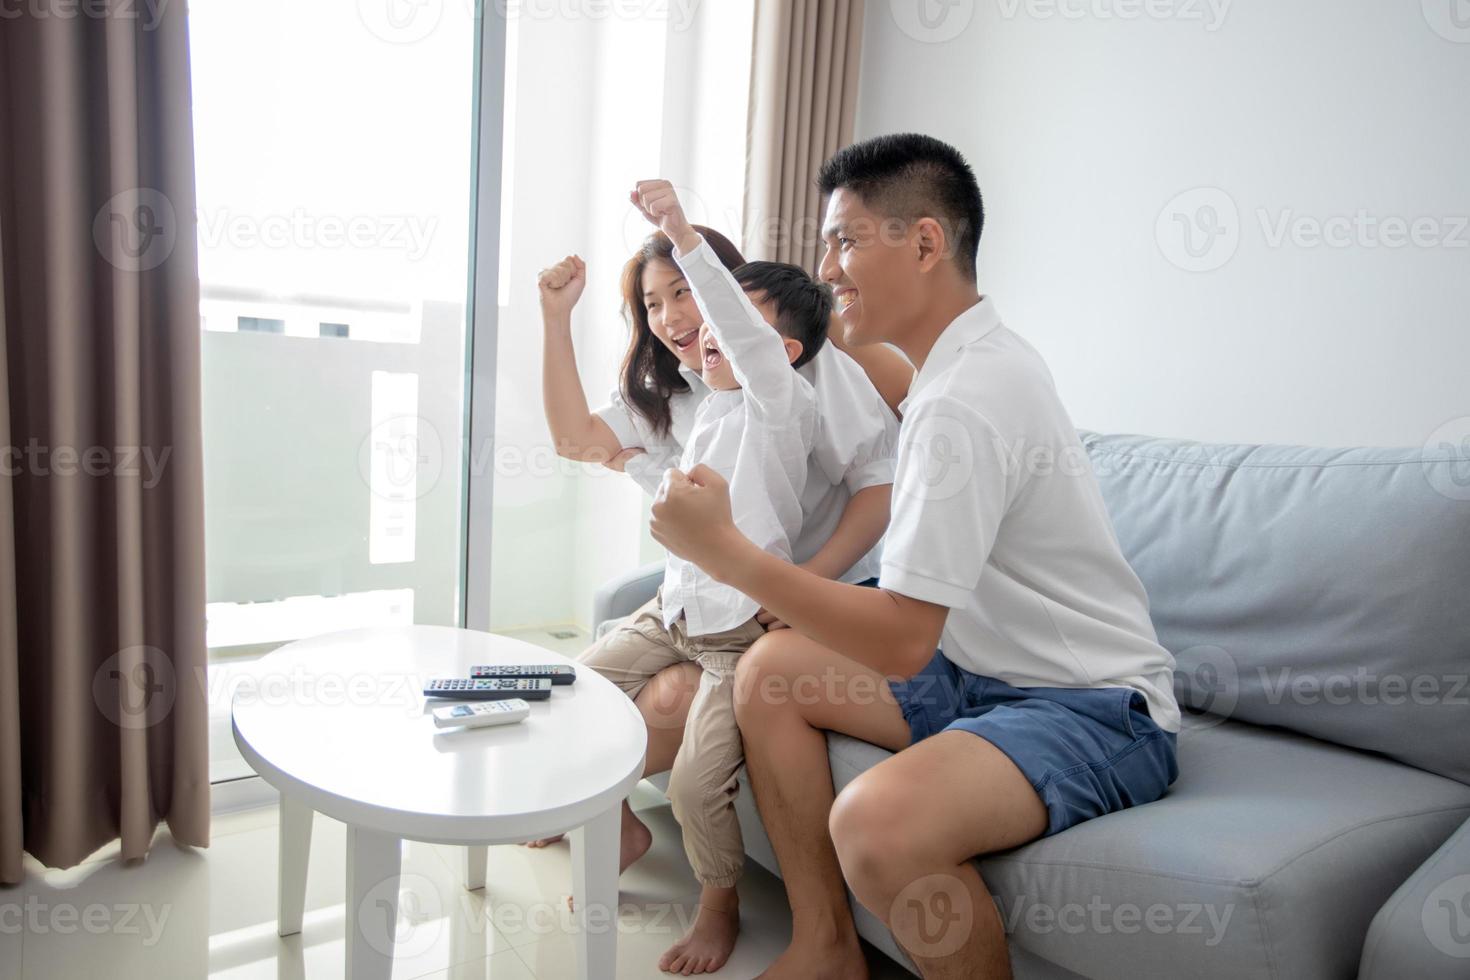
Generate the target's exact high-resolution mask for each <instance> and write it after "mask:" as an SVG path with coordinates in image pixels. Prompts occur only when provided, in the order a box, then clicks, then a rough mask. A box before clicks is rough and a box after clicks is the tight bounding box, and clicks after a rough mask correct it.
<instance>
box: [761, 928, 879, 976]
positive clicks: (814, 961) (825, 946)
mask: <svg viewBox="0 0 1470 980" xmlns="http://www.w3.org/2000/svg"><path fill="white" fill-rule="evenodd" d="M867 977H868V961H867V960H866V959H865V958H864V957H863V948H862V946H861V945H860V944H859V943H858V939H857V934H856V933H850V934H849V935H848V937H847V938H846V939H845V940H840V941H837V942H818V941H816V940H813V939H810V938H806V939H802V940H801V941H797V940H796V939H793V940H792V942H791V945H790V946H787V947H786V952H784V953H782V954H781V955H780V956H778V957H776V962H774V963H772V964H771V965H770V966H769V967H767V968H766V972H764V973H762V974H761V975H760V976H759V977H757V978H756V980H867Z"/></svg>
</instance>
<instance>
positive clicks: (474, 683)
mask: <svg viewBox="0 0 1470 980" xmlns="http://www.w3.org/2000/svg"><path fill="white" fill-rule="evenodd" d="M424 697H426V698H450V699H452V700H455V701H503V700H505V699H507V698H521V699H522V700H525V701H545V700H546V699H547V698H549V697H551V681H549V680H547V679H546V678H544V677H537V678H530V677H522V678H519V679H517V678H510V677H471V678H464V677H451V678H440V679H439V680H433V681H429V682H428V683H426V684H425V685H424Z"/></svg>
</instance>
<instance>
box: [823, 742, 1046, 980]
mask: <svg viewBox="0 0 1470 980" xmlns="http://www.w3.org/2000/svg"><path fill="white" fill-rule="evenodd" d="M1046 827H1047V813H1046V806H1045V804H1043V803H1042V801H1041V798H1040V797H1039V796H1037V795H1036V791H1035V790H1034V789H1032V787H1031V784H1030V782H1029V781H1028V780H1027V779H1026V777H1025V776H1024V775H1022V774H1021V771H1020V770H1019V769H1018V768H1016V764H1015V763H1014V762H1012V761H1011V760H1010V758H1009V757H1008V756H1006V754H1005V753H1003V752H1001V751H1000V749H998V748H996V747H995V746H994V745H992V744H991V743H990V742H987V741H986V740H985V739H983V738H980V737H978V736H976V735H973V734H971V733H970V732H960V731H954V732H940V733H939V734H938V735H935V736H933V737H932V738H928V739H925V740H924V741H922V742H920V743H918V744H917V745H915V746H913V747H912V748H909V749H907V750H906V751H903V752H900V753H899V754H898V755H895V756H894V757H893V758H891V759H885V760H884V761H883V762H881V763H879V764H878V765H876V766H874V767H873V768H872V769H869V770H868V771H867V772H865V773H863V774H862V775H861V776H859V777H858V778H857V779H855V780H853V781H852V783H850V784H849V785H848V787H847V788H846V789H844V790H843V791H842V795H841V796H839V797H838V798H837V801H836V803H835V805H834V806H833V808H832V818H831V831H832V839H833V841H834V842H835V844H836V847H837V854H838V856H839V858H840V860H841V863H842V872H843V875H844V876H845V877H846V879H847V882H848V884H849V885H851V886H852V890H853V893H854V894H855V895H857V897H858V900H859V901H860V902H862V903H863V905H864V906H866V907H867V909H868V910H869V911H871V912H872V913H873V914H874V915H876V916H878V917H879V918H880V919H882V920H883V922H884V923H885V924H887V926H888V928H889V929H891V930H892V931H893V935H894V938H896V939H897V940H898V942H899V945H901V946H903V948H904V949H905V950H906V951H907V952H908V954H909V955H910V956H911V957H913V959H914V963H915V964H917V965H918V967H919V970H920V972H921V973H922V974H923V975H924V976H925V977H926V978H929V980H948V978H966V980H970V978H985V980H1006V978H1009V977H1010V975H1011V967H1010V957H1009V954H1008V951H1007V946H1006V937H1005V929H1004V927H1003V925H1002V923H1001V919H1000V913H999V912H998V911H997V909H996V907H995V902H994V901H993V900H992V899H991V897H990V891H989V890H988V889H987V888H986V887H985V883H984V882H983V881H982V880H981V878H980V874H979V872H977V871H976V870H975V866H974V865H973V864H971V863H970V859H971V858H972V857H974V856H975V855H977V854H988V853H991V852H993V851H1000V850H1006V849H1007V848H1011V847H1017V846H1019V845H1021V844H1024V843H1026V842H1027V841H1031V840H1035V839H1036V838H1038V837H1040V836H1041V835H1042V834H1043V833H1045V831H1046Z"/></svg>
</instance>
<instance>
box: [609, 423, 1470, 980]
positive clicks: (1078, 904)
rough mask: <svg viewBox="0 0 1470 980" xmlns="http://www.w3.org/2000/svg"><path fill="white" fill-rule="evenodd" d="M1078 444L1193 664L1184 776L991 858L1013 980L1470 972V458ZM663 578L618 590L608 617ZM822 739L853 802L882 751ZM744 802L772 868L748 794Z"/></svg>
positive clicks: (1182, 661)
mask: <svg viewBox="0 0 1470 980" xmlns="http://www.w3.org/2000/svg"><path fill="white" fill-rule="evenodd" d="M1081 435H1082V441H1083V445H1084V446H1085V447H1086V449H1087V452H1088V454H1089V457H1090V458H1091V460H1092V465H1093V468H1094V470H1095V471H1096V472H1097V474H1098V478H1099V481H1100V482H1101V485H1102V489H1103V493H1104V496H1105V498H1106V500H1107V504H1108V509H1109V512H1110V515H1111V517H1112V520H1113V524H1114V528H1115V530H1116V532H1117V535H1118V539H1119V541H1120V543H1121V545H1122V547H1123V551H1124V554H1126V555H1127V557H1128V559H1129V561H1130V562H1131V563H1132V564H1133V567H1134V568H1135V569H1136V570H1137V572H1138V574H1139V576H1140V577H1141V578H1142V579H1143V582H1144V584H1145V586H1146V587H1147V588H1148V592H1149V597H1150V603H1151V610H1152V615H1153V619H1154V624H1155V626H1156V628H1157V630H1158V633H1159V639H1160V641H1161V642H1162V643H1163V644H1164V645H1165V646H1166V647H1168V648H1169V649H1170V650H1171V651H1172V652H1173V653H1174V655H1175V657H1176V659H1177V661H1178V669H1177V671H1176V684H1177V689H1178V692H1179V697H1180V702H1181V705H1183V706H1185V707H1186V708H1187V709H1188V710H1186V712H1185V722H1184V729H1183V731H1182V732H1181V734H1180V739H1179V761H1180V771H1181V774H1180V777H1179V779H1178V781H1177V782H1176V783H1175V784H1174V785H1173V787H1171V789H1170V792H1169V793H1168V795H1167V796H1166V797H1165V798H1164V799H1162V800H1160V801H1158V802H1156V803H1152V804H1149V805H1147V806H1142V807H1137V808H1135V809H1132V810H1128V811H1125V812H1122V813H1117V814H1112V815H1109V816H1106V817H1103V818H1100V819H1097V820H1093V821H1090V822H1088V823H1084V824H1082V825H1079V826H1077V827H1074V828H1072V829H1071V830H1068V831H1066V832H1064V833H1062V834H1058V835H1057V836H1055V837H1051V838H1046V839H1043V840H1040V841H1036V842H1034V843H1032V844H1029V845H1026V846H1024V847H1021V848H1017V849H1015V850H1013V851H1010V852H1007V853H1003V854H997V855H992V856H990V857H987V858H985V859H983V860H981V861H980V862H979V867H980V870H981V873H982V874H983V875H984V877H985V880H986V882H987V883H988V884H989V886H990V889H991V891H992V893H994V896H995V898H996V901H997V903H998V905H999V907H1000V909H1001V913H1002V917H1003V921H1005V923H1006V928H1007V932H1008V933H1009V935H1010V940H1011V949H1012V957H1013V963H1014V967H1015V972H1016V975H1017V976H1018V977H1020V978H1038V980H1039V978H1069V977H1091V978H1098V980H1107V978H1128V980H1133V978H1138V977H1160V978H1175V977H1184V976H1188V977H1209V978H1220V980H1239V978H1243V977H1272V978H1291V980H1312V978H1324V980H1325V978H1347V977H1353V976H1357V977H1359V978H1362V980H1398V978H1408V977H1413V978H1424V980H1441V978H1443V980H1449V978H1466V977H1470V822H1467V821H1470V682H1467V675H1470V456H1467V455H1466V453H1465V449H1464V447H1458V448H1457V447H1451V446H1449V445H1443V446H1437V447H1436V446H1430V447H1425V448H1424V449H1411V450H1408V449H1406V450H1397V449H1340V450H1330V449H1310V448H1298V447H1287V446H1232V445H1208V444H1203V443H1194V442H1183V441H1178V440H1165V439H1153V438H1147V437H1142V436H1125V435H1099V434H1096V433H1090V432H1084V433H1082V434H1081ZM660 574H661V566H647V567H645V568H643V569H639V570H637V571H636V572H633V573H631V574H629V575H628V576H626V577H625V578H622V579H619V580H616V581H613V582H610V583H608V584H607V585H606V586H605V587H604V588H603V589H602V590H601V591H600V592H599V594H598V596H597V599H596V608H595V610H594V620H593V621H594V622H597V623H599V624H604V627H605V624H606V623H607V622H609V621H611V620H614V619H616V618H618V617H620V616H623V615H626V614H627V613H628V612H630V611H631V610H633V609H634V608H636V607H637V606H638V605H639V604H641V603H642V602H644V601H646V600H647V599H648V598H649V597H651V596H652V595H653V592H654V590H655V589H656V588H657V586H658V582H659V577H660ZM828 746H829V751H830V756H831V762H832V774H833V780H834V782H835V784H836V785H837V787H838V788H839V789H841V788H842V787H843V786H845V785H846V784H847V783H849V782H850V781H851V780H852V779H853V778H855V777H856V776H857V775H858V774H859V773H861V772H863V771H864V770H865V769H867V768H868V767H870V766H872V765H874V764H875V763H877V762H878V761H880V760H881V759H883V758H884V757H885V756H886V755H887V753H886V752H884V751H883V750H882V749H879V748H876V747H874V746H872V745H868V744H866V743H863V742H860V741H857V740H855V739H851V738H847V737H845V736H840V735H832V736H829V740H828ZM739 807H740V810H741V820H742V825H743V827H744V831H745V839H746V846H747V850H748V852H749V853H750V855H751V857H753V858H754V859H755V860H757V861H759V862H760V863H761V864H763V865H765V866H766V867H767V868H769V869H771V870H772V871H774V872H776V873H778V874H779V868H778V867H777V865H776V861H775V857H774V855H773V854H772V852H771V848H770V844H769V841H768V840H767V838H766V836H765V834H764V832H763V831H762V829H761V825H760V820H759V818H758V816H757V814H756V810H755V806H754V802H753V800H752V798H751V794H750V792H749V789H748V785H746V786H745V789H744V791H743V792H742V793H741V795H740V800H739ZM857 913H858V916H857V918H858V924H859V928H860V930H861V931H862V933H863V935H864V936H865V937H866V938H867V939H868V940H870V941H871V942H873V943H874V944H876V945H877V946H879V947H880V948H882V949H884V950H885V951H887V952H888V953H889V954H890V955H891V956H893V957H894V958H895V959H897V960H898V961H899V962H906V960H905V958H904V957H903V955H902V954H901V953H900V952H899V951H898V949H897V948H896V947H895V945H894V943H893V941H892V937H891V936H889V934H888V933H887V931H886V930H885V929H884V928H883V926H882V925H881V924H880V923H879V922H878V921H877V920H875V919H873V918H872V917H871V916H869V915H868V914H867V913H866V912H865V911H864V910H862V909H861V908H858V909H857Z"/></svg>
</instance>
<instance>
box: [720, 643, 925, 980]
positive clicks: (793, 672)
mask: <svg viewBox="0 0 1470 980" xmlns="http://www.w3.org/2000/svg"><path fill="white" fill-rule="evenodd" d="M736 680H737V684H736V689H735V716H736V718H737V719H738V720H739V722H740V733H741V735H742V737H743V738H744V740H745V763H746V767H747V769H748V771H749V773H750V779H751V786H752V787H753V788H754V790H755V799H756V805H757V806H758V807H759V808H760V814H761V822H762V823H763V824H764V825H765V829H766V833H767V834H769V836H770V838H771V844H772V846H773V847H774V848H775V851H776V859H777V860H778V861H779V862H780V864H781V873H782V877H783V878H784V879H785V885H786V896H787V898H788V900H789V901H790V904H791V920H792V922H791V945H790V946H789V947H788V948H787V950H786V951H785V952H784V953H782V954H781V956H780V957H779V958H778V959H777V960H776V962H775V963H773V964H771V967H770V969H768V970H767V971H766V972H765V973H763V974H761V976H762V977H765V978H767V980H786V978H790V980H823V978H828V977H831V978H834V980H856V978H861V977H865V976H867V964H866V962H865V961H864V959H863V953H862V948H861V947H860V946H859V944H858V939H857V931H856V929H855V928H854V927H853V923H852V912H851V910H850V909H849V908H848V905H847V888H846V886H845V885H844V884H843V881H842V872H841V869H840V868H839V866H838V863H837V854H836V852H835V851H834V850H833V847H832V840H831V837H830V836H829V834H828V831H827V818H828V815H829V812H830V811H831V808H832V798H833V791H832V771H831V768H830V767H829V765H828V761H827V740H826V736H825V734H824V730H825V731H838V732H843V733H846V734H848V735H852V736H855V737H857V738H860V739H862V740H864V741H866V742H871V743H873V744H874V745H879V746H882V747H883V748H886V749H891V750H894V751H897V750H898V749H901V748H904V747H905V746H907V745H908V744H909V726H908V722H907V721H905V720H904V717H903V712H902V711H900V710H899V707H898V703H897V702H896V701H895V700H894V699H893V694H892V692H891V691H890V690H889V688H888V682H887V680H886V679H885V678H884V677H883V676H882V675H881V674H879V673H877V672H876V671H873V670H869V669H868V668H866V667H864V666H862V665H860V664H857V663H855V662H853V661H851V660H848V659H847V658H846V657H843V656H842V655H840V654H838V653H835V652H833V651H832V650H829V649H827V648H826V647H823V646H821V645H820V644H817V643H814V642H813V641H811V640H809V639H807V637H805V636H803V635H802V634H800V633H798V632H796V631H795V630H778V631H777V632H774V633H767V634H766V635H765V636H763V637H761V638H760V639H759V640H757V641H756V643H755V645H754V646H752V647H751V648H750V650H749V652H747V653H746V654H745V655H744V656H743V657H741V658H740V665H739V668H738V669H737V671H736Z"/></svg>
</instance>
